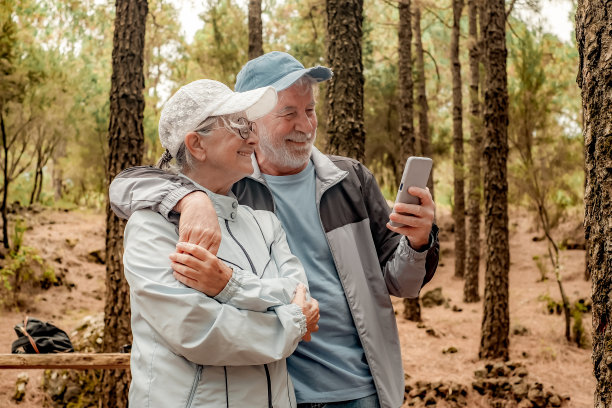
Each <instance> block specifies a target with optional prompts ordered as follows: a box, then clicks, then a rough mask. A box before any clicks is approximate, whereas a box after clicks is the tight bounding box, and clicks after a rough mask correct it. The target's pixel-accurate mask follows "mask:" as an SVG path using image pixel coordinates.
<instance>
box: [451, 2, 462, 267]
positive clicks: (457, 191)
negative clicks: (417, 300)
mask: <svg viewBox="0 0 612 408" xmlns="http://www.w3.org/2000/svg"><path fill="white" fill-rule="evenodd" d="M462 10H463V0H453V32H452V36H451V47H450V48H451V55H450V59H451V73H452V78H453V176H454V182H453V186H454V189H453V190H454V194H453V196H454V205H453V219H454V221H455V277H458V278H463V275H464V273H465V191H464V190H465V187H464V184H465V183H464V171H463V166H464V163H463V112H462V111H463V96H462V92H461V63H460V61H459V35H460V33H461V26H460V24H461V12H462Z"/></svg>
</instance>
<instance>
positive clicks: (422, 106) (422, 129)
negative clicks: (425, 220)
mask: <svg viewBox="0 0 612 408" xmlns="http://www.w3.org/2000/svg"><path fill="white" fill-rule="evenodd" d="M412 29H413V31H414V52H415V56H416V93H417V100H416V114H417V118H418V121H419V125H418V132H417V134H418V138H417V140H418V143H419V147H420V149H419V153H420V154H421V155H423V156H426V157H431V142H430V137H429V119H428V114H429V106H428V105H427V83H426V79H425V57H424V50H423V40H422V36H421V4H420V3H419V2H418V1H415V2H414V3H412ZM433 177H434V169H431V174H430V176H429V181H428V182H427V187H429V191H430V192H431V196H432V197H433V196H434V187H433Z"/></svg>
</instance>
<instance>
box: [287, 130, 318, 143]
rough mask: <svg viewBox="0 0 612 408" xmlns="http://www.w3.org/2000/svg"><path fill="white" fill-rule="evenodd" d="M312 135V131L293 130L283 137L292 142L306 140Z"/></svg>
mask: <svg viewBox="0 0 612 408" xmlns="http://www.w3.org/2000/svg"><path fill="white" fill-rule="evenodd" d="M313 137H314V133H304V132H299V131H293V132H291V133H290V134H289V135H287V136H286V137H285V139H286V140H292V141H294V142H300V143H303V142H308V141H310V140H311V139H312V138H313Z"/></svg>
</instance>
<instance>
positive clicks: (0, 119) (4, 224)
mask: <svg viewBox="0 0 612 408" xmlns="http://www.w3.org/2000/svg"><path fill="white" fill-rule="evenodd" d="M0 131H1V132H2V150H3V153H4V165H3V166H2V175H3V182H4V188H3V189H2V208H1V211H2V245H3V246H4V248H5V249H9V248H10V244H9V237H8V208H7V206H8V188H9V174H8V170H9V164H8V150H9V149H8V141H7V137H6V126H5V125H4V115H3V114H2V112H0Z"/></svg>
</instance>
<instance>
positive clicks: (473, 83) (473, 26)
mask: <svg viewBox="0 0 612 408" xmlns="http://www.w3.org/2000/svg"><path fill="white" fill-rule="evenodd" d="M477 2H478V0H468V2H467V4H468V17H469V40H468V44H469V55H470V57H469V58H470V138H471V143H470V144H471V146H472V149H471V151H470V153H471V154H470V160H469V176H468V177H469V187H468V211H467V215H468V220H469V224H468V225H469V231H468V238H467V265H466V270H465V276H464V279H465V282H464V285H463V301H464V302H466V303H474V302H478V301H479V300H480V295H479V294H478V275H479V274H478V270H479V266H480V202H481V192H480V191H481V190H480V189H481V181H480V180H481V177H480V176H481V169H480V160H481V157H482V147H481V146H482V122H481V116H480V100H479V94H478V85H479V83H480V67H479V60H480V50H479V46H478V44H479V43H478V24H477V17H478V4H477ZM481 13H482V10H481Z"/></svg>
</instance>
